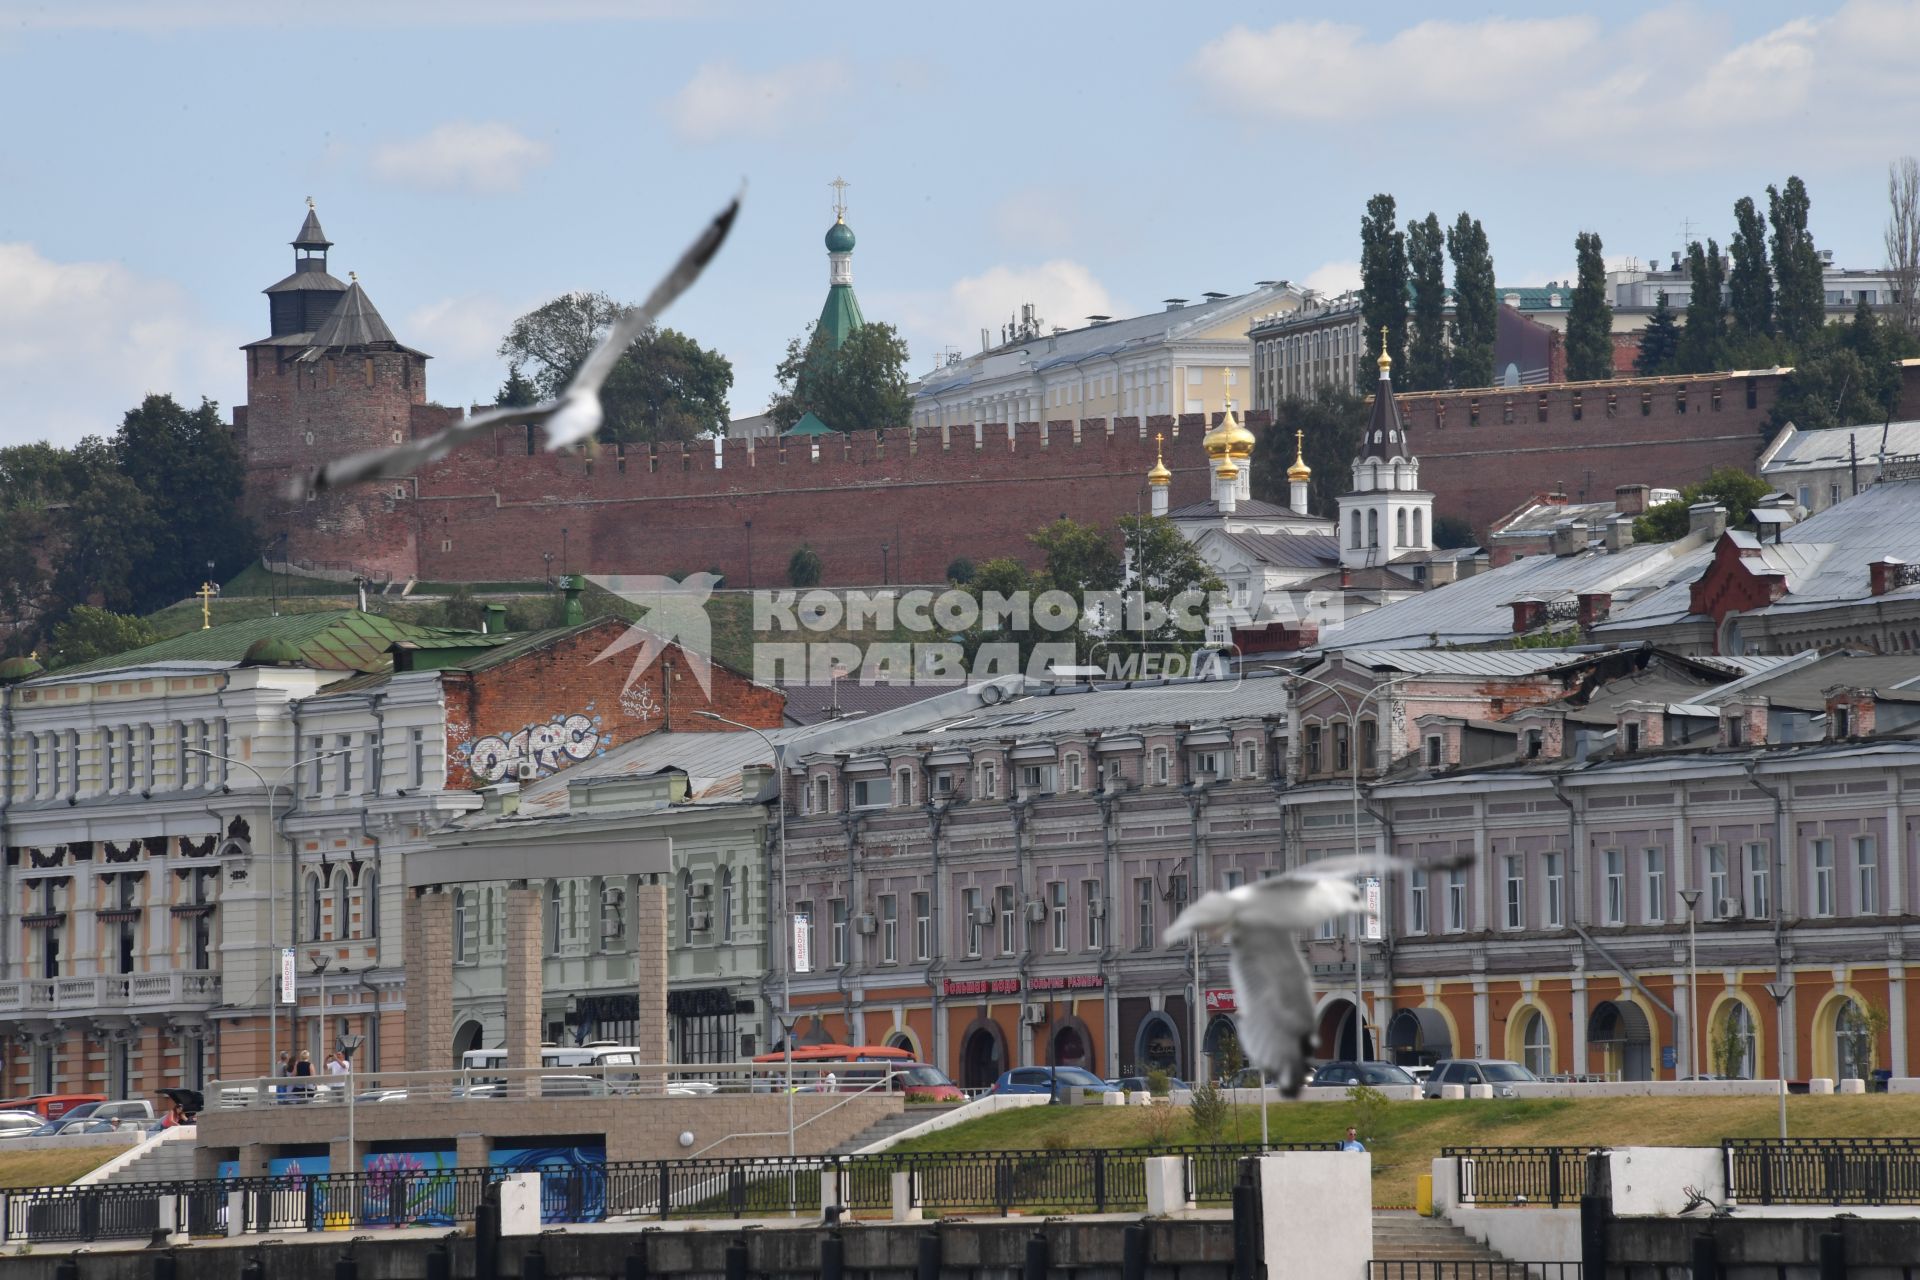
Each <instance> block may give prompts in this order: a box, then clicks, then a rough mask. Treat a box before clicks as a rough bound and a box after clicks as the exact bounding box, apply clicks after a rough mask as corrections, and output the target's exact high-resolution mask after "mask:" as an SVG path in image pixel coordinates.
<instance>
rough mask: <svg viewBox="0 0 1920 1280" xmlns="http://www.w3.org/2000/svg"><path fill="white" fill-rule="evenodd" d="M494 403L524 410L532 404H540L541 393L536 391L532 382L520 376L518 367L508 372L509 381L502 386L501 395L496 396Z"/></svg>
mask: <svg viewBox="0 0 1920 1280" xmlns="http://www.w3.org/2000/svg"><path fill="white" fill-rule="evenodd" d="M493 402H494V403H495V404H497V405H504V406H506V407H508V408H512V409H524V408H526V407H527V406H528V405H530V404H538V403H540V393H539V392H537V391H535V390H534V387H533V384H532V383H531V382H528V381H527V380H526V379H525V378H523V377H521V376H520V370H519V369H518V368H517V367H516V368H512V369H508V370H507V380H506V381H505V382H503V383H501V384H500V393H499V394H498V395H496V396H494V398H493Z"/></svg>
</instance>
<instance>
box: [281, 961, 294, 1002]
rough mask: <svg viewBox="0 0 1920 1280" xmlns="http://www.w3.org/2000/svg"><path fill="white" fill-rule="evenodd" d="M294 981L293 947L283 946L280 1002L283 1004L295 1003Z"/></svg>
mask: <svg viewBox="0 0 1920 1280" xmlns="http://www.w3.org/2000/svg"><path fill="white" fill-rule="evenodd" d="M293 983H294V973H293V948H292V947H282V948H281V949H280V1003H281V1004H292V1003H294V993H293Z"/></svg>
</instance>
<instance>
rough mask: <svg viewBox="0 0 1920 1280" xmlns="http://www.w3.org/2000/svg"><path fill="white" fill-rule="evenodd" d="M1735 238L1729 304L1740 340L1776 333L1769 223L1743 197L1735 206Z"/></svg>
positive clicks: (1731, 249)
mask: <svg viewBox="0 0 1920 1280" xmlns="http://www.w3.org/2000/svg"><path fill="white" fill-rule="evenodd" d="M1733 220H1734V232H1733V240H1732V242H1731V243H1730V244H1728V245H1727V252H1728V253H1729V254H1731V255H1732V257H1733V272H1732V274H1731V275H1730V276H1728V278H1727V307H1728V311H1729V312H1730V314H1731V319H1732V321H1733V334H1734V337H1735V338H1736V339H1737V340H1741V341H1745V340H1747V339H1751V338H1770V337H1772V336H1773V278H1772V277H1771V276H1769V275H1768V274H1767V224H1766V223H1765V222H1763V221H1762V220H1761V218H1760V211H1759V210H1758V209H1756V208H1754V206H1753V198H1752V197H1751V196H1741V197H1740V199H1739V200H1737V201H1736V202H1735V203H1734V206H1733Z"/></svg>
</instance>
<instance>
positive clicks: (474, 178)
mask: <svg viewBox="0 0 1920 1280" xmlns="http://www.w3.org/2000/svg"><path fill="white" fill-rule="evenodd" d="M551 156H552V148H550V147H549V146H547V144H546V143H544V142H538V141H535V140H534V139H532V138H529V137H527V136H526V135H525V134H523V133H521V132H520V131H519V130H518V129H515V128H514V127H513V126H512V125H509V124H503V123H501V122H499V121H462V120H455V121H450V122H448V123H446V124H443V125H440V126H438V127H437V128H434V129H432V130H430V131H428V132H427V133H424V134H422V135H421V136H420V137H417V138H406V139H402V140H400V141H397V142H389V143H385V144H383V145H381V146H379V147H376V148H375V149H374V152H373V155H372V157H371V159H370V161H369V163H370V164H371V166H372V168H373V172H374V174H375V175H376V176H378V177H380V178H382V179H384V180H386V181H388V182H392V183H395V184H396V185H399V186H407V187H419V188H423V189H425V190H428V191H463V192H469V193H472V194H478V195H493V194H497V193H499V192H503V191H515V190H518V189H519V187H520V184H521V183H522V182H523V181H525V179H526V177H527V175H528V173H530V172H531V171H532V170H534V169H537V168H539V167H540V166H542V165H544V164H546V163H547V161H548V159H549V158H551Z"/></svg>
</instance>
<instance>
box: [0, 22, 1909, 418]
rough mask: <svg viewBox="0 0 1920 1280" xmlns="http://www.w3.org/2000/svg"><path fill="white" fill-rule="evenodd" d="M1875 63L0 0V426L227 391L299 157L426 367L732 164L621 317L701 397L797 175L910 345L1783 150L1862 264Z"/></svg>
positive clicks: (1890, 38)
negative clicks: (697, 268) (836, 181)
mask: <svg viewBox="0 0 1920 1280" xmlns="http://www.w3.org/2000/svg"><path fill="white" fill-rule="evenodd" d="M530 14H537V15H538V19H537V20H530V19H529V17H528V15H530ZM1436 14H1437V16H1436ZM1916 64H1920V0H1899V2H1895V0H1848V2H1847V3H1842V4H1828V5H1815V4H1798V5H1791V4H1783V3H1773V2H1772V0H1748V2H1746V3H1741V4H1738V5H1726V6H1714V5H1705V4H1683V3H1675V4H1633V3H1613V4H1607V5H1594V6H1584V7H1582V6H1575V5H1542V4H1538V3H1535V4H1532V5H1525V6H1522V5H1513V6H1510V7H1504V8H1503V7H1499V6H1490V5H1480V4H1474V5H1455V6H1434V5H1431V4H1421V5H1416V4H1410V3H1399V2H1398V0H1383V2H1381V3H1376V4H1374V5H1370V6H1363V7H1362V8H1359V9H1355V8H1353V7H1352V6H1345V5H1342V6H1332V5H1310V4H1288V5H1274V4H1264V5H1262V4H1237V3H1231V2H1228V3H1217V4H1211V5H1200V6H1194V7H1192V8H1188V7H1187V6H1183V5H1167V4H1139V3H1121V2H1117V0H1110V2H1109V3H1104V4H1098V5H1095V4H1091V3H1077V2H1069V0H1058V2H1056V3H1050V4H1025V5H1008V4H1000V3H995V2H994V0H979V2H978V3H975V4H971V5H966V6H944V7H940V8H937V9H936V8H934V7H932V6H918V5H902V4H899V3H897V2H896V3H891V4H862V3H852V2H848V3H839V4H835V5H832V6H811V5H808V6H803V5H799V4H786V3H782V4H759V3H748V2H747V0H544V2H543V3H540V4H537V5H535V4H528V3H523V2H516V0H379V2H378V3H376V2H375V0H328V3H325V4H321V5H293V4H273V3H261V2H260V0H244V2H242V0H0V119H5V120H6V121H7V122H8V125H9V127H8V128H7V129H6V130H5V131H4V132H0V387H5V388H6V396H5V401H4V404H5V408H4V409H3V410H0V444H12V443H19V442H23V441H28V440H35V439H52V440H54V441H56V442H60V443H67V442H71V441H73V440H76V439H78V438H80V437H81V436H83V435H87V434H90V433H102V434H104V433H108V432H110V431H112V429H113V428H114V426H115V425H116V424H117V422H118V421H119V418H120V416H121V414H122V413H124V412H125V411H126V410H127V409H128V408H131V407H132V406H133V405H135V404H137V403H138V401H139V400H140V398H141V397H142V396H143V395H145V394H146V393H148V392H169V393H172V394H173V395H175V396H176V397H178V398H180V399H182V400H184V401H187V402H195V401H197V400H198V399H199V398H200V397H202V396H205V397H209V398H211V399H213V400H215V401H217V402H219V403H220V404H221V405H222V406H223V408H224V407H226V406H231V405H232V404H234V403H236V402H241V401H244V399H245V395H244V382H243V376H242V375H243V363H242V357H241V355H240V353H239V352H238V350H237V348H238V347H239V346H240V345H241V344H242V343H245V342H247V341H250V340H252V339H255V338H259V337H264V336H265V335H266V332H267V307H266V299H265V298H264V297H262V296H261V294H260V292H259V291H260V290H261V289H263V288H265V287H266V286H267V285H269V284H271V283H273V282H274V281H276V280H278V279H279V278H281V277H282V276H284V275H285V274H287V272H288V271H289V270H290V269H291V262H292V250H291V249H290V248H289V247H288V245H287V242H288V241H289V240H291V239H292V238H293V235H294V232H295V231H296V230H297V228H298V227H299V225H300V220H301V218H302V216H303V214H304V211H305V209H304V205H305V200H306V198H307V197H308V196H312V197H313V198H314V199H315V201H316V202H317V205H318V209H319V212H320V216H321V221H322V223H323V225H324V226H325V228H326V230H327V233H328V234H329V235H330V236H331V237H332V238H333V239H334V240H335V241H336V244H335V246H334V249H333V254H332V258H331V266H332V270H333V272H334V274H335V275H337V276H340V277H342V278H343V279H344V278H345V276H346V273H347V272H348V271H353V272H356V273H357V274H358V276H359V279H360V281H361V283H362V285H363V286H364V287H365V288H366V289H367V291H368V294H369V296H370V297H371V298H372V299H373V300H374V302H375V304H376V305H377V306H378V307H379V308H380V310H381V313H382V314H383V315H384V316H385V317H386V319H387V321H388V323H389V324H390V325H391V326H392V328H393V329H394V331H395V333H396V334H397V335H398V337H399V338H400V340H401V341H403V342H405V343H407V344H408V345H410V346H413V347H416V348H419V349H421V350H424V351H426V352H428V353H429V354H430V355H432V356H433V357H435V359H434V361H433V363H432V364H431V365H430V366H429V368H428V393H429V395H430V396H431V397H432V398H433V399H435V400H438V401H440V402H441V403H446V404H460V403H470V402H475V401H479V402H490V401H491V400H492V398H493V395H494V393H495V391H496V390H497V388H498V386H499V384H500V382H501V381H502V379H503V378H504V376H505V367H504V363H503V362H502V361H501V360H500V358H499V357H498V356H497V354H496V348H497V347H498V345H499V341H500V337H501V335H502V334H503V333H504V332H505V331H506V329H507V327H508V326H509V325H510V323H511V322H512V320H513V318H514V317H515V316H517V315H519V314H521V313H523V312H525V311H527V310H530V309H531V308H533V307H535V306H537V305H539V304H540V303H542V302H544V301H546V300H547V299H549V298H552V297H554V296H556V295H558V294H560V293H564V292H566V291H568V290H574V289H594V290H600V291H603V292H606V293H609V294H611V295H613V296H614V297H616V298H620V299H622V300H624V301H633V300H637V299H638V298H639V297H641V296H643V295H644V294H645V293H646V291H647V290H648V289H649V288H650V287H651V286H652V284H653V282H654V280H655V279H656V278H657V276H658V275H659V274H660V273H661V272H662V271H663V270H664V269H665V267H666V266H667V264H668V263H669V262H670V261H671V260H672V258H673V257H674V256H675V255H676V254H677V253H678V252H679V251H680V250H681V248H682V247H683V246H684V245H685V244H686V243H687V242H688V241H689V240H690V239H691V238H692V237H693V235H694V234H695V233H696V232H697V230H698V229H699V228H700V226H701V225H702V223H703V222H704V220H705V219H706V218H708V217H709V216H710V215H711V214H712V213H713V212H714V211H716V210H717V209H718V208H719V207H720V206H721V205H722V204H723V203H725V201H726V199H727V198H728V197H729V196H730V195H732V194H733V193H734V192H735V191H736V190H737V189H739V188H740V186H741V184H742V183H743V182H744V183H745V184H746V196H745V205H744V208H743V211H742V213H741V217H740V220H739V223H738V225H737V226H736V229H735V231H734V235H733V238H732V240H731V241H730V242H729V243H728V245H727V246H726V248H725V250H724V251H723V252H722V254H721V256H720V257H719V259H717V260H716V261H715V263H714V264H713V266H712V267H711V269H710V270H709V272H708V274H707V276H706V277H705V278H704V279H703V280H701V282H700V283H699V284H698V285H697V286H696V287H695V289H694V290H693V291H692V292H690V293H689V294H688V295H687V296H686V297H684V298H683V299H682V300H681V301H680V302H679V303H678V304H676V306H675V307H674V308H673V310H672V311H671V312H670V313H669V314H668V315H667V317H666V318H665V323H667V324H669V325H671V326H673V327H675V328H677V329H680V330H682V331H683V332H686V333H689V334H691V335H693V336H694V337H695V338H697V339H698V340H699V341H700V342H702V343H703V344H705V345H707V346H710V347H713V348H715V349H717V350H719V351H720V352H722V353H724V354H725V355H727V356H728V357H729V358H730V359H731V360H732V361H733V365H734V376H735V385H734V390H733V395H732V408H733V411H734V413H735V414H736V415H739V416H744V415H747V414H751V413H756V412H759V411H761V410H762V409H764V408H765V405H766V402H767V399H768V396H769V395H770V393H771V392H772V390H773V387H774V376H773V370H774V366H775V365H776V364H777V363H778V361H779V359H780V357H781V355H782V354H783V352H784V350H785V347H786V344H787V342H788V340H789V339H790V338H792V337H794V336H796V335H798V334H800V333H801V332H802V331H803V330H804V329H805V327H806V326H807V324H808V323H809V322H810V321H812V320H813V319H814V318H815V317H816V316H817V315H818V314H819V310H820V304H821V301H822V299H823V297H824V294H825V290H826V285H827V261H826V254H825V249H824V247H823V245H822V243H821V237H822V236H823V235H824V233H825V232H826V230H827V228H828V226H829V225H831V222H832V218H833V214H832V197H833V192H832V191H831V189H830V188H829V186H828V183H829V182H830V181H831V180H832V179H833V178H835V177H836V176H839V177H843V178H844V179H845V180H846V181H847V182H848V183H849V184H850V186H849V187H848V188H847V195H846V198H847V204H848V213H847V221H848V224H849V225H850V226H851V227H852V228H853V229H854V231H855V233H856V235H857V236H858V239H859V244H858V248H857V249H856V251H855V254H854V284H855V288H856V290H857V291H858V293H859V296H860V300H861V305H862V308H863V311H864V313H865V315H866V317H867V318H868V319H869V320H886V321H889V322H891V323H893V324H895V325H896V326H898V327H899V328H900V330H901V331H902V333H903V334H904V336H905V337H906V339H907V341H908V344H909V347H910V351H911V357H912V358H911V364H910V372H912V373H914V374H916V375H917V374H920V373H924V372H927V371H928V370H930V369H931V368H932V367H933V366H934V363H935V361H936V360H937V359H938V357H939V354H940V352H941V351H942V349H944V348H947V347H953V348H958V349H960V350H962V351H968V352H971V351H974V350H977V349H978V347H979V333H980V330H981V329H982V328H985V327H993V328H997V326H998V325H999V324H1001V323H1003V322H1005V321H1006V320H1007V319H1008V318H1009V317H1010V316H1011V315H1012V314H1013V313H1014V312H1016V311H1017V310H1018V309H1019V307H1020V306H1021V304H1023V303H1028V302H1031V303H1034V304H1035V305H1036V307H1037V309H1038V312H1039V314H1040V316H1041V317H1042V319H1043V320H1045V321H1046V322H1048V323H1050V324H1059V325H1063V326H1066V327H1073V326H1076V325H1078V324H1080V323H1083V320H1084V317H1086V316H1087V315H1090V314H1096V313H1100V314H1110V315H1116V316H1119V315H1128V314H1137V313H1139V312H1142V311H1147V310H1154V309H1158V307H1159V306H1160V304H1161V300H1162V299H1164V298H1168V297H1187V298H1198V297H1199V296H1200V295H1201V294H1202V293H1204V292H1206V291H1208V290H1217V291H1220V292H1224V293H1232V292H1238V291H1241V290H1244V289H1247V288H1250V287H1252V285H1253V283H1254V282H1255V281H1256V280H1265V279H1285V280H1291V281H1294V282H1296V283H1300V284H1310V285H1312V286H1314V287H1316V288H1320V289H1323V290H1332V289H1337V288H1341V287H1347V286H1350V285H1352V284H1354V283H1357V279H1358V273H1357V266H1356V259H1357V257H1358V252H1359V219H1360V216H1361V213H1362V211H1363V209H1364V206H1365V203H1366V201H1367V198H1368V197H1369V196H1371V195H1372V194H1373V193H1375V192H1377V191H1388V192H1391V193H1393V194H1394V195H1395V197H1396V198H1397V199H1398V201H1399V204H1400V209H1401V212H1402V216H1403V218H1404V217H1405V216H1406V215H1408V214H1410V213H1411V214H1415V215H1418V216H1424V215H1425V213H1426V212H1427V211H1429V210H1433V211H1435V212H1437V213H1438V214H1439V215H1440V217H1441V220H1442V221H1443V222H1449V223H1450V222H1451V221H1452V220H1453V218H1454V217H1455V216H1456V215H1457V214H1458V213H1459V212H1460V211H1462V210H1466V211H1468V212H1470V213H1472V214H1473V215H1474V216H1475V217H1477V218H1479V219H1481V221H1482V222H1483V223H1484V224H1485V226H1486V229H1487V234H1488V237H1489V239H1490V241H1491V245H1492V250H1493V255H1494V261H1495V264H1496V269H1497V270H1496V274H1497V277H1498V279H1499V282H1500V283H1501V284H1502V285H1515V284H1540V283H1545V282H1546V281H1548V280H1562V279H1565V278H1567V276H1568V275H1569V274H1570V273H1571V263H1572V258H1573V251H1572V246H1573V240H1574V236H1575V234H1576V233H1577V232H1579V231H1581V230H1584V229H1591V230H1596V231H1598V232H1599V233H1600V234H1601V236H1602V237H1603V240H1604V242H1605V245H1606V251H1607V255H1608V257H1609V259H1610V260H1618V259H1624V258H1626V257H1628V256H1634V257H1638V258H1640V259H1641V260H1645V259H1646V258H1648V257H1651V256H1654V255H1656V254H1658V255H1661V256H1665V255H1667V254H1669V253H1671V252H1672V251H1673V250H1674V249H1676V248H1679V247H1681V246H1682V245H1683V243H1684V239H1685V237H1686V236H1687V234H1688V233H1689V229H1690V231H1691V234H1692V235H1693V236H1695V237H1699V238H1705V237H1706V236H1710V235H1711V236H1716V237H1718V238H1719V239H1720V240H1721V242H1722V243H1723V244H1724V243H1725V240H1726V237H1727V235H1728V233H1729V229H1730V227H1731V224H1732V206H1733V202H1734V201H1735V200H1736V199H1737V198H1739V197H1740V196H1742V195H1752V196H1755V197H1756V198H1758V199H1759V200H1760V202H1761V204H1762V206H1763V207H1764V203H1765V189H1766V187H1767V185H1768V184H1769V183H1776V184H1777V183H1781V182H1784V181H1785V179H1786V178H1787V177H1788V176H1789V175H1791V174H1798V175H1800V176H1801V177H1802V178H1804V179H1805V180H1806V182H1807V184H1808V187H1809V189H1810V191H1811V193H1812V198H1813V209H1812V225H1813V231H1814V235H1815V239H1816V241H1817V243H1818V244H1819V245H1820V246H1821V247H1823V248H1829V249H1832V250H1833V251H1834V253H1835V257H1836V260H1837V261H1838V262H1840V263H1841V264H1843V265H1851V266H1862V267H1878V266H1880V265H1881V263H1882V261H1883V259H1884V253H1883V251H1882V249H1881V228H1882V225H1883V223H1884V221H1885V208H1886V170H1887V163H1888V161H1889V160H1890V159H1892V158H1894V157H1895V156H1898V155H1901V154H1906V153H1911V152H1914V151H1916V150H1920V131H1917V130H1916V128H1915V125H1916V122H1920V76H1915V75H1913V74H1912V68H1913V66H1915V65H1916Z"/></svg>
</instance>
